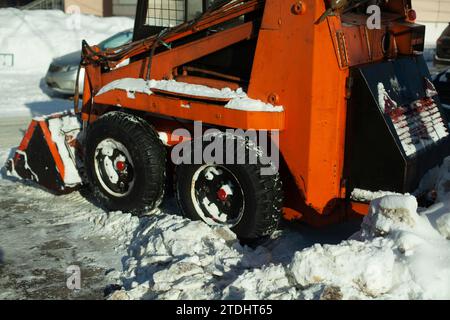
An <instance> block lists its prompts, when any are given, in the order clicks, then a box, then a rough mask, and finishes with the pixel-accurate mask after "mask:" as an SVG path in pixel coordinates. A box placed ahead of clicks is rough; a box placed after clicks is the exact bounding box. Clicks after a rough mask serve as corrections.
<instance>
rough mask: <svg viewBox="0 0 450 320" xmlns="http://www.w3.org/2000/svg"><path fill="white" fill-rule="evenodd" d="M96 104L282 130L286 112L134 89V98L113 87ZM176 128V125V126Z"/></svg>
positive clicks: (96, 100)
mask: <svg viewBox="0 0 450 320" xmlns="http://www.w3.org/2000/svg"><path fill="white" fill-rule="evenodd" d="M94 101H95V103H96V104H108V105H113V106H122V107H123V106H125V107H126V108H129V109H133V110H138V111H145V112H149V113H152V114H155V115H157V114H163V115H166V116H170V117H175V118H179V119H187V120H192V121H196V120H199V121H200V120H201V121H203V122H204V123H205V124H211V125H217V126H224V127H230V128H240V129H254V130H265V129H267V130H283V129H284V121H285V118H284V112H248V111H241V110H233V109H226V108H225V107H224V105H218V104H211V103H207V102H201V101H198V99H196V100H185V99H180V98H176V97H172V96H164V95H158V94H152V95H148V94H145V93H135V98H134V99H131V98H129V97H128V94H127V92H126V91H124V90H111V91H109V92H106V93H104V94H102V95H99V96H96V97H95V99H94ZM174 129H176V128H174Z"/></svg>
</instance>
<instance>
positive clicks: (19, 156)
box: [7, 113, 81, 194]
mask: <svg viewBox="0 0 450 320" xmlns="http://www.w3.org/2000/svg"><path fill="white" fill-rule="evenodd" d="M80 132H81V123H80V121H79V120H78V118H77V117H76V116H75V115H73V114H71V113H64V114H56V115H52V116H48V117H43V118H38V119H34V120H33V121H32V122H31V124H30V126H29V128H28V130H27V132H26V134H25V137H24V138H23V140H22V143H21V144H20V146H19V147H18V149H17V151H16V152H15V154H14V156H13V158H12V159H10V160H8V164H7V168H8V170H9V171H10V172H12V173H14V174H16V175H18V176H20V177H21V178H23V179H26V180H32V181H35V182H36V183H38V184H40V185H41V186H43V187H45V188H47V189H49V190H51V191H53V192H54V193H56V194H67V193H70V192H72V191H74V190H75V189H77V188H78V187H79V186H80V185H81V178H80V175H79V173H78V169H77V160H76V159H77V154H76V152H77V151H76V150H77V148H76V147H77V141H78V140H77V139H78V136H79V134H80Z"/></svg>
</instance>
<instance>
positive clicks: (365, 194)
mask: <svg viewBox="0 0 450 320" xmlns="http://www.w3.org/2000/svg"><path fill="white" fill-rule="evenodd" d="M392 195H398V194H396V193H395V192H388V191H376V192H372V191H367V190H362V189H355V190H353V191H352V194H351V198H352V200H354V201H360V202H370V201H373V200H375V199H379V198H382V197H385V196H392Z"/></svg>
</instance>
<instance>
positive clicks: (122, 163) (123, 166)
mask: <svg viewBox="0 0 450 320" xmlns="http://www.w3.org/2000/svg"><path fill="white" fill-rule="evenodd" d="M126 168H127V164H126V163H125V161H117V162H116V169H117V171H119V172H123V171H125V169H126Z"/></svg>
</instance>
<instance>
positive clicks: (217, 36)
mask: <svg viewBox="0 0 450 320" xmlns="http://www.w3.org/2000/svg"><path fill="white" fill-rule="evenodd" d="M156 3H159V2H154V1H148V0H140V1H138V6H137V13H136V22H135V29H134V41H133V42H132V43H131V44H127V45H125V46H122V47H119V48H115V49H108V50H106V51H102V50H100V48H98V47H96V46H89V45H88V44H87V43H83V56H82V63H81V67H83V68H85V71H86V75H85V86H84V92H83V95H82V103H81V104H82V106H81V108H79V104H80V103H79V101H78V96H79V95H78V94H76V96H75V97H76V99H75V113H74V114H64V115H53V116H51V117H49V118H45V119H36V120H35V121H33V124H32V125H31V127H30V130H29V131H28V133H27V135H26V137H25V139H24V142H23V143H22V145H21V146H20V147H19V149H18V151H17V154H16V155H15V157H14V159H12V160H11V163H10V164H11V166H10V167H11V168H14V169H15V170H16V171H17V173H18V174H20V175H21V176H22V177H24V178H27V179H33V180H35V181H38V182H39V183H41V184H42V185H44V186H46V187H47V188H49V189H51V190H53V191H55V192H57V193H66V192H70V191H72V190H74V188H77V187H78V186H80V185H81V184H84V185H86V186H87V187H89V188H90V189H91V191H92V194H93V196H94V197H95V198H96V200H97V201H98V203H99V204H100V205H102V206H103V207H105V208H106V209H108V210H121V211H124V212H132V213H135V214H141V213H143V212H144V211H146V210H152V209H154V208H156V207H157V206H159V204H160V203H161V200H162V198H163V195H164V192H165V191H166V190H167V185H171V183H168V181H172V179H173V181H174V184H173V185H174V191H175V194H176V197H177V199H178V202H179V205H180V208H181V209H182V211H183V212H184V214H185V216H186V217H188V218H191V219H194V220H203V221H204V222H206V223H208V224H210V225H222V226H227V227H230V228H231V229H232V230H233V231H234V232H235V233H236V234H237V235H238V236H239V237H240V238H241V239H255V238H259V237H264V236H267V235H270V234H271V233H272V232H273V231H274V230H275V229H276V227H277V224H278V222H279V220H280V219H281V217H283V216H284V217H285V218H287V219H301V220H303V221H305V222H307V223H310V224H312V225H316V226H321V225H324V224H329V223H334V222H338V221H340V220H342V219H344V218H347V217H350V216H352V215H355V214H366V213H367V209H368V201H370V200H371V199H370V198H371V192H375V191H379V190H382V191H389V192H398V193H407V192H409V193H413V192H415V190H417V189H418V187H419V184H420V182H421V179H422V178H423V177H424V175H425V174H426V173H427V172H428V171H429V170H430V169H432V168H434V167H436V166H438V165H440V164H441V163H442V161H443V159H444V158H445V157H447V156H448V155H449V154H450V141H449V127H448V119H445V116H444V115H443V113H442V112H441V104H440V101H439V97H438V94H437V92H436V90H435V89H434V87H433V85H432V82H431V79H430V73H429V71H428V68H427V65H426V63H425V61H424V58H423V56H422V52H423V50H424V34H425V27H424V26H421V25H418V24H416V23H415V19H416V14H415V11H414V10H413V8H412V7H411V1H410V0H389V1H387V0H378V1H365V0H360V1H351V0H346V1H338V2H337V1H324V0H302V1H298V0H265V1H264V0H232V1H223V0H222V1H195V0H192V1H191V0H189V1H180V0H170V1H169V0H167V1H162V2H161V3H162V4H156ZM373 5H377V6H378V7H370V6H373ZM199 8H201V9H199ZM373 8H375V9H376V8H379V9H380V12H381V16H380V17H378V18H380V19H379V26H377V27H375V28H374V27H373V26H372V25H371V24H370V23H368V20H369V18H370V17H371V16H370V15H369V14H367V12H368V9H372V10H373ZM376 11H377V10H375V11H373V12H375V13H376ZM196 12H199V14H198V15H196V14H195V13H196ZM375 18H377V17H375ZM199 122H201V124H202V126H201V128H200V129H199V128H198V127H199V126H198V123H199ZM211 129H215V131H213V132H214V133H211V132H212V131H211ZM231 129H239V130H237V131H230V130H231ZM252 130H253V131H254V132H258V133H261V132H263V133H265V134H267V135H268V136H269V139H271V140H272V143H271V144H270V146H269V147H268V148H265V147H264V146H262V145H261V144H260V142H261V140H262V138H261V137H263V136H264V135H262V134H260V135H258V138H256V139H252V138H249V135H248V133H249V132H253V131H252ZM233 132H234V133H233ZM238 132H241V133H242V132H244V133H246V134H245V135H242V134H239V133H238ZM200 140H201V141H200ZM218 141H222V142H224V141H225V142H224V143H222V144H217V142H218ZM212 143H214V144H215V147H214V148H212V147H211V144H212ZM218 145H219V146H222V147H217V146H218ZM230 146H235V148H230ZM239 147H240V149H239ZM208 149H209V151H210V149H214V152H210V154H213V155H215V156H217V155H219V154H221V155H222V156H224V157H226V159H227V160H236V161H227V162H225V163H217V162H214V161H208V160H206V159H204V158H203V159H202V157H201V155H202V154H207V153H208V152H207V151H208ZM180 150H181V151H180ZM230 150H232V151H230ZM174 151H177V152H174ZM277 152H279V154H280V161H279V164H278V165H277V164H275V161H272V162H270V163H268V162H267V161H263V160H264V157H265V155H266V153H267V154H268V153H271V154H276V153H277ZM174 153H175V154H177V153H178V154H179V155H180V157H181V158H183V159H185V160H186V159H188V160H189V159H191V160H192V161H177V160H176V159H175V160H174V159H173V154H174ZM198 154H199V155H200V158H199V157H198V156H197V155H198ZM171 155H172V156H171ZM252 155H253V156H254V160H255V159H256V161H253V162H252V161H245V160H249V159H250V158H251V156H252ZM266 158H267V157H266ZM239 159H240V160H241V161H239ZM267 166H269V167H270V168H272V169H273V168H274V167H278V168H279V170H273V173H272V174H263V173H262V169H263V168H264V167H267ZM76 170H78V171H79V172H81V173H82V174H81V173H80V176H82V177H83V179H81V178H79V177H78V178H77V175H76V172H75V171H76ZM82 180H83V182H81V181H82Z"/></svg>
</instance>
